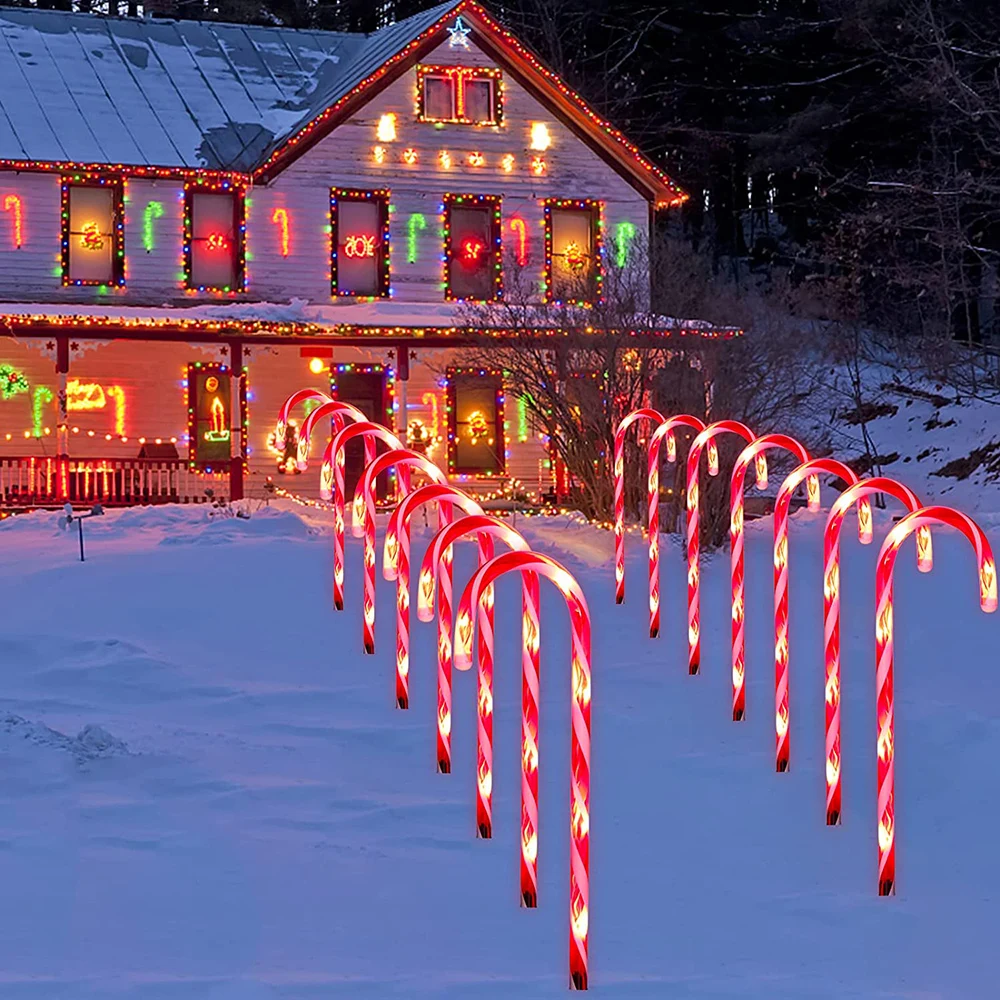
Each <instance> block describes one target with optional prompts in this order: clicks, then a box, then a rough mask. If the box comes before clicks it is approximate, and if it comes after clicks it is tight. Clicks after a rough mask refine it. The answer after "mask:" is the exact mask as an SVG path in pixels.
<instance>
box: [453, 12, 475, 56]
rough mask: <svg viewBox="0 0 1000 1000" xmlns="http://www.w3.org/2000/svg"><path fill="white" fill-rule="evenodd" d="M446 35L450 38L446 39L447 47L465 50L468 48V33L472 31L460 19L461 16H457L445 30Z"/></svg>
mask: <svg viewBox="0 0 1000 1000" xmlns="http://www.w3.org/2000/svg"><path fill="white" fill-rule="evenodd" d="M447 31H448V34H449V35H450V36H451V37H450V38H449V39H448V45H449V47H450V48H453V49H459V48H461V49H467V48H469V32H471V31H472V29H471V28H470V27H469V26H468V25H467V24H466V23H465V21H464V20H463V19H462V15H461V14H459V16H458V17H457V18H455V23H454V24H453V25H452V26H451V27H450V28H448V29H447Z"/></svg>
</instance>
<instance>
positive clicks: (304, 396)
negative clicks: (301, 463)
mask: <svg viewBox="0 0 1000 1000" xmlns="http://www.w3.org/2000/svg"><path fill="white" fill-rule="evenodd" d="M310 399H315V400H316V401H317V402H319V403H332V402H333V399H332V397H331V396H330V394H329V393H326V392H321V391H320V390H319V389H299V390H297V391H296V392H293V393H292V394H291V395H290V396H289V397H288V399H286V400H285V401H284V402H283V403H282V404H281V408H280V409H279V410H278V421H277V423H276V424H275V425H274V440H275V441H278V442H281V441H284V440H285V430H286V428H287V427H288V418H289V416H290V415H291V412H292V410H293V409H294V408H295V407H296V406H298V405H299V403H305V402H307V401H308V400H310Z"/></svg>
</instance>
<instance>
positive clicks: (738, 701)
mask: <svg viewBox="0 0 1000 1000" xmlns="http://www.w3.org/2000/svg"><path fill="white" fill-rule="evenodd" d="M774 448H780V449H782V450H784V451H790V452H791V453H792V454H793V455H794V456H795V457H796V458H797V459H798V460H799V462H800V463H801V462H808V461H809V452H807V451H806V450H805V448H803V447H802V445H800V444H799V442H798V441H796V440H795V438H790V437H788V436H787V435H786V434H765V435H764V436H763V437H759V438H757V439H756V440H754V441H752V442H751V443H750V444H748V445H747V446H746V447H745V448H744V449H743V451H741V452H740V454H739V457H738V458H737V459H736V464H735V465H734V466H733V474H732V476H731V477H730V480H729V543H730V553H731V563H730V565H731V577H730V579H731V585H732V618H733V625H732V660H733V721H734V722H740V721H741V720H742V719H743V718H744V717H745V715H746V676H745V662H744V647H745V637H744V634H743V619H744V613H745V612H744V600H743V596H744V595H743V562H744V559H743V534H744V532H743V494H744V485H745V483H746V474H747V467H748V466H749V465H750V463H751V462H753V463H754V464H755V468H756V471H757V487H758V488H759V489H762V490H763V489H767V455H766V454H765V453H766V452H767V451H770V450H771V449H774Z"/></svg>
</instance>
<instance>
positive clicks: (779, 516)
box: [774, 458, 858, 771]
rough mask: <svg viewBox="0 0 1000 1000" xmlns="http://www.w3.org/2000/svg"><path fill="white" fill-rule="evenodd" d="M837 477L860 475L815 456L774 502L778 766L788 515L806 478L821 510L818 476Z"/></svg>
mask: <svg viewBox="0 0 1000 1000" xmlns="http://www.w3.org/2000/svg"><path fill="white" fill-rule="evenodd" d="M820 475H828V476H836V477H837V478H838V479H840V480H842V481H843V482H844V483H846V484H847V486H853V485H854V484H855V483H856V482H857V481H858V477H857V476H856V475H855V473H854V471H853V470H852V469H850V468H848V466H846V465H844V463H843V462H838V461H837V460H836V459H833V458H816V459H813V460H812V461H811V462H806V463H805V464H804V465H800V466H798V467H797V468H796V469H794V470H793V471H792V472H791V473H790V474H789V475H788V476H787V478H786V479H785V481H784V482H783V483H782V484H781V489H779V490H778V497H777V499H776V500H775V503H774V739H775V769H776V770H778V771H787V770H788V767H789V764H790V762H791V746H790V736H789V728H790V703H789V697H788V677H789V667H788V663H789V650H788V515H789V511H790V509H791V504H792V495H793V494H794V493H795V490H796V489H798V487H799V486H800V485H801V484H802V482H803V481H804V482H805V483H806V487H807V491H808V504H809V509H810V510H811V511H817V510H819V506H820V494H819V477H820Z"/></svg>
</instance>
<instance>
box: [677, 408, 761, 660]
mask: <svg viewBox="0 0 1000 1000" xmlns="http://www.w3.org/2000/svg"><path fill="white" fill-rule="evenodd" d="M720 434H738V435H739V436H740V437H742V438H743V440H744V441H753V439H754V433H753V431H752V430H750V428H749V427H747V426H746V425H745V424H741V423H739V422H738V421H736V420H720V421H718V422H717V423H714V424H709V425H708V426H707V427H706V428H705V429H704V430H703V431H701V433H699V434H698V435H697V436H696V437H695V439H694V441H692V442H691V447H690V448H689V449H688V459H687V487H686V495H687V569H688V573H687V584H688V586H687V598H688V673H690V674H696V673H698V671H699V670H700V669H701V551H700V549H701V540H700V535H701V532H700V528H699V508H700V505H701V491H700V489H699V488H698V469H699V465H700V463H701V453H702V452H703V451H704V450H705V447H706V446H707V447H708V474H709V475H710V476H717V475H718V474H719V449H718V445H717V444H716V440H715V439H716V438H717V437H718V436H719V435H720Z"/></svg>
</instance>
